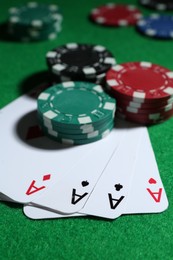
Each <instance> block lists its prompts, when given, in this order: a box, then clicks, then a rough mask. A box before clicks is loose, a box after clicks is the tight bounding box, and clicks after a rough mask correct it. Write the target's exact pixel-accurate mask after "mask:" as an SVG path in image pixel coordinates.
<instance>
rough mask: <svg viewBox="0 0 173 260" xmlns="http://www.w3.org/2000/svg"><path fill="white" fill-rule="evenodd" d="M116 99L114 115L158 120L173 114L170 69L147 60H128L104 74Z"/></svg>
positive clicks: (146, 121)
mask: <svg viewBox="0 0 173 260" xmlns="http://www.w3.org/2000/svg"><path fill="white" fill-rule="evenodd" d="M106 86H107V89H108V90H109V91H110V93H111V94H112V96H113V97H115V98H116V101H117V110H116V111H117V112H116V114H117V116H119V117H121V118H124V119H127V120H129V121H133V122H136V123H140V124H145V125H150V124H154V123H160V122H162V121H164V120H166V119H168V118H170V117H171V116H172V115H173V72H172V71H170V70H168V69H167V68H164V67H162V66H160V65H156V64H152V63H150V62H128V63H124V64H120V65H116V66H114V67H113V68H112V69H110V70H109V71H108V72H107V74H106Z"/></svg>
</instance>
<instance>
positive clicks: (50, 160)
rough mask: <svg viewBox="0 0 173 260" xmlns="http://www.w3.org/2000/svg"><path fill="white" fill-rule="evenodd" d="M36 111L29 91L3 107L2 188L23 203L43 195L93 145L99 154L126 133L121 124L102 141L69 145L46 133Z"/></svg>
mask: <svg viewBox="0 0 173 260" xmlns="http://www.w3.org/2000/svg"><path fill="white" fill-rule="evenodd" d="M36 114H37V112H36V101H35V100H34V99H32V98H30V97H29V96H28V95H24V96H22V97H20V98H18V99H17V100H15V101H14V102H12V103H11V104H9V105H8V106H6V107H4V108H3V109H2V110H0V120H1V135H2V136H3V138H2V140H1V147H0V149H1V156H0V178H1V182H0V192H1V193H3V194H5V195H6V196H7V197H9V198H11V199H12V200H15V201H17V202H21V203H26V202H30V201H32V200H33V199H34V198H37V196H38V197H39V196H40V195H41V194H42V193H43V192H44V191H45V190H46V189H47V188H48V187H50V186H51V185H52V184H53V183H55V182H56V181H59V180H60V179H61V177H63V176H64V174H65V173H66V172H67V171H68V170H70V169H71V168H72V167H73V166H75V165H76V163H77V162H78V161H80V160H82V158H84V157H85V156H86V155H87V154H88V155H89V153H90V151H92V150H93V149H96V150H95V153H96V154H97V153H98V152H99V151H100V150H104V149H106V147H108V146H109V145H110V143H111V142H112V144H111V146H112V149H113V148H115V147H116V146H117V145H118V143H119V138H120V135H122V131H120V129H118V128H117V129H114V130H113V131H112V133H111V134H110V136H109V137H107V138H105V139H103V140H101V141H98V142H95V143H92V144H87V145H81V146H65V145H62V144H59V143H58V142H55V141H52V140H50V139H49V138H47V137H45V136H44V135H43V134H42V132H41V131H40V130H39V127H38V125H37V115H36ZM113 146H114V147H113ZM105 153H106V152H105ZM110 155H111V151H110ZM107 158H108V156H107ZM105 160H106V159H105ZM84 181H85V180H84Z"/></svg>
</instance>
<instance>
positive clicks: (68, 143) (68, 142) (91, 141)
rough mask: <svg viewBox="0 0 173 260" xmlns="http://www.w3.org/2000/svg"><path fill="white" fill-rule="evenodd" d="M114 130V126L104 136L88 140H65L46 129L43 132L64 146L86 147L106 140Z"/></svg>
mask: <svg viewBox="0 0 173 260" xmlns="http://www.w3.org/2000/svg"><path fill="white" fill-rule="evenodd" d="M112 129H113V125H112V127H111V128H110V129H107V130H105V131H104V132H103V133H102V134H100V135H98V136H96V137H92V138H86V139H72V138H65V137H63V138H61V137H58V136H55V135H54V134H53V133H52V132H50V131H48V130H46V129H44V130H43V132H44V134H45V135H46V136H47V137H49V138H50V139H53V140H54V141H58V142H60V143H62V144H67V145H84V144H89V143H93V142H96V141H99V140H102V139H103V138H105V137H106V136H108V135H109V134H110V132H111V130H112Z"/></svg>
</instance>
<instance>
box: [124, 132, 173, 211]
mask: <svg viewBox="0 0 173 260" xmlns="http://www.w3.org/2000/svg"><path fill="white" fill-rule="evenodd" d="M167 208H168V199H167V196H166V192H165V189H164V187H163V184H162V181H161V178H160V174H159V170H158V166H157V162H156V159H155V155H154V152H153V149H152V146H151V142H150V138H149V135H148V132H145V133H144V136H143V140H142V144H141V146H140V149H139V156H138V160H137V163H136V167H135V171H134V175H133V181H132V185H131V187H130V195H129V197H128V199H127V202H126V206H125V209H124V214H135V213H157V212H162V211H165V210H166V209H167Z"/></svg>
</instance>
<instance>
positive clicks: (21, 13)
mask: <svg viewBox="0 0 173 260" xmlns="http://www.w3.org/2000/svg"><path fill="white" fill-rule="evenodd" d="M62 19H63V17H62V14H61V13H60V11H59V7H58V6H57V5H53V4H52V5H46V4H41V3H36V2H28V3H27V4H26V5H22V6H17V7H11V8H10V9H9V18H8V33H9V35H10V37H12V38H13V39H14V40H18V41H26V42H28V41H39V40H46V39H49V40H51V39H54V38H56V37H57V35H58V33H59V32H60V31H61V23H62Z"/></svg>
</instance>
